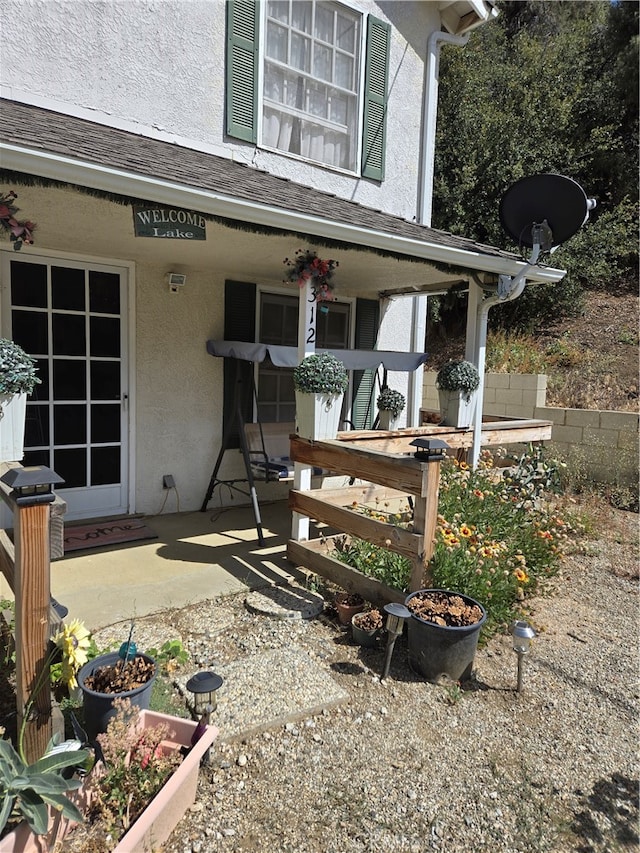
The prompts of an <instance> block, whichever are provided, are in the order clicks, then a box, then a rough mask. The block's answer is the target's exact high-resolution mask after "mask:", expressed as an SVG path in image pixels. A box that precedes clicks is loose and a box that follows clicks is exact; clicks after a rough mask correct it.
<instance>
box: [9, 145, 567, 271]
mask: <svg viewBox="0 0 640 853" xmlns="http://www.w3.org/2000/svg"><path fill="white" fill-rule="evenodd" d="M0 152H2V165H3V168H5V169H8V170H10V171H15V172H24V173H26V174H30V173H34V174H37V175H41V176H42V177H45V178H49V179H51V180H57V181H62V182H65V183H70V184H80V185H82V186H86V187H91V188H92V189H99V190H103V191H106V192H112V193H114V194H116V195H124V196H139V197H141V198H145V197H146V196H147V194H149V193H151V194H152V197H153V199H154V200H155V201H157V202H159V203H161V204H167V205H174V206H176V207H183V208H187V209H194V210H198V211H200V212H202V213H209V214H211V215H214V216H222V217H227V218H229V219H236V220H240V221H245V222H247V221H248V222H253V223H255V224H257V225H265V226H271V227H274V228H281V229H285V230H290V231H298V232H304V233H307V234H313V235H315V236H318V237H325V238H331V239H334V240H343V241H345V242H347V243H355V244H359V245H364V246H369V247H370V248H372V249H380V250H383V251H389V252H394V253H399V254H405V255H407V256H408V257H412V258H418V259H421V260H426V261H435V262H439V263H444V264H450V265H452V266H456V267H459V268H464V269H468V270H470V271H480V272H486V273H492V274H494V275H508V276H513V275H517V274H518V273H519V272H520V271H521V270H522V269H523V268H524V267H525V266H526V264H525V262H524V261H517V260H511V259H509V258H505V257H501V256H498V255H491V254H485V253H482V252H473V251H469V250H464V249H460V248H456V247H452V246H443V245H438V244H436V243H433V242H429V241H426V240H415V239H412V238H409V237H402V236H398V235H395V234H391V233H389V232H385V231H376V230H372V229H369V228H364V227H361V226H356V225H350V224H348V223H344V222H339V221H336V220H331V219H319V218H318V217H317V216H310V215H305V214H303V213H300V212H298V211H293V210H288V209H284V208H280V207H275V206H272V205H265V204H257V203H255V202H252V201H247V200H245V199H240V198H235V197H233V196H228V195H224V194H221V193H216V192H213V191H211V190H203V189H198V188H196V187H191V186H188V185H185V184H177V183H173V182H170V181H163V180H159V179H157V178H154V177H150V176H145V175H140V174H136V173H134V172H126V171H123V170H119V169H113V168H110V167H106V166H100V165H98V164H95V163H90V162H87V161H83V160H76V159H72V158H69V157H63V156H60V155H57V154H51V153H48V152H44V151H37V150H34V149H31V148H24V147H21V146H15V145H8V144H4V143H0ZM565 274H566V271H565V270H560V269H554V268H545V269H541V268H538V267H536V268H534V269H533V270H532V271H530V272H529V273H528V274H527V278H528V280H529V281H532V282H541V283H555V282H558V281H561V280H562V278H563V277H564V275H565Z"/></svg>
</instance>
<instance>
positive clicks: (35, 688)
mask: <svg viewBox="0 0 640 853" xmlns="http://www.w3.org/2000/svg"><path fill="white" fill-rule="evenodd" d="M13 518H14V526H15V582H14V592H15V597H16V698H17V710H18V730H20V727H21V725H22V721H23V719H24V717H25V706H26V705H27V703H28V702H29V700H30V699H31V700H33V705H32V708H31V713H30V714H29V718H28V719H27V720H26V723H25V731H24V752H25V757H26V759H27V762H29V763H30V762H32V761H35V760H36V759H37V758H40V756H42V755H43V754H44V751H45V749H46V746H47V744H48V743H49V740H50V739H51V731H52V727H51V689H50V683H49V673H48V672H47V669H48V667H47V666H46V660H47V650H48V644H49V604H50V600H51V592H50V580H49V504H36V505H35V506H23V507H15V508H14V514H13Z"/></svg>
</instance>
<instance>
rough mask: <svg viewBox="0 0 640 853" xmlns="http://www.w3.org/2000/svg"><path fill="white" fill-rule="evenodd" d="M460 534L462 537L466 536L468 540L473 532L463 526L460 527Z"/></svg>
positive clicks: (466, 526)
mask: <svg viewBox="0 0 640 853" xmlns="http://www.w3.org/2000/svg"><path fill="white" fill-rule="evenodd" d="M459 532H460V536H464V537H466V538H469V536H471V534H472V533H473V530H472V529H471V528H470V527H469V526H468V525H466V524H462V525H461V526H460V531H459Z"/></svg>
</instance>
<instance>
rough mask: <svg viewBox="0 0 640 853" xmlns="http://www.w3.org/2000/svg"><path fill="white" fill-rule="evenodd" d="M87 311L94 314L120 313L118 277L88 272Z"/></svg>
mask: <svg viewBox="0 0 640 853" xmlns="http://www.w3.org/2000/svg"><path fill="white" fill-rule="evenodd" d="M89 310H90V311H92V312H93V313H94V314H119V313H120V276H119V275H115V274H114V273H107V272H97V271H96V270H91V271H90V272H89Z"/></svg>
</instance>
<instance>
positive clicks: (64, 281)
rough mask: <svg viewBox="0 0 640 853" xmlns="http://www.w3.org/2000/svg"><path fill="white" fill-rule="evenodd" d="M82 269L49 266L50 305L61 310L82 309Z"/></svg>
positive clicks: (83, 299)
mask: <svg viewBox="0 0 640 853" xmlns="http://www.w3.org/2000/svg"><path fill="white" fill-rule="evenodd" d="M84 276H85V273H84V270H79V269H74V268H67V267H51V305H52V307H53V308H58V309H59V310H61V311H84V310H85V307H84V306H85V296H84Z"/></svg>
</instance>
